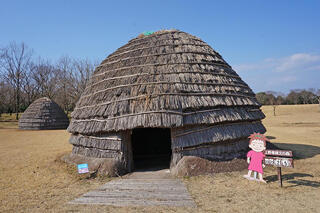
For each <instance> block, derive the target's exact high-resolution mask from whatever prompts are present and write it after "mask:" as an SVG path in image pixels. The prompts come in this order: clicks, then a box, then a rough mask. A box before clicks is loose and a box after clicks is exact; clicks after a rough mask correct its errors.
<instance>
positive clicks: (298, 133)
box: [0, 105, 320, 212]
mask: <svg viewBox="0 0 320 213" xmlns="http://www.w3.org/2000/svg"><path fill="white" fill-rule="evenodd" d="M262 109H263V111H264V112H265V114H266V116H267V118H266V119H265V120H264V124H265V126H266V128H267V130H268V132H267V133H266V134H267V135H268V136H269V138H271V141H272V142H273V143H276V145H278V146H279V147H281V148H285V149H291V150H293V151H294V155H295V156H296V158H297V159H296V160H295V168H294V169H284V170H283V177H284V182H283V184H284V187H283V188H279V186H278V183H277V181H276V169H275V168H272V167H268V168H266V169H265V175H264V177H265V178H266V180H268V184H262V183H258V182H250V181H248V180H246V179H244V178H242V175H243V174H245V173H246V171H243V172H231V173H223V174H216V175H212V176H198V177H191V178H184V179H182V180H183V181H184V183H185V184H186V186H187V188H188V190H189V192H190V193H191V196H192V197H193V198H194V200H195V202H196V204H197V206H198V207H197V209H190V208H171V207H111V206H87V205H70V204H67V202H68V201H70V200H72V199H74V198H76V197H78V196H80V195H81V194H83V193H85V192H87V191H90V190H92V189H95V188H97V187H98V186H99V185H101V184H103V183H105V182H107V181H109V180H110V179H108V178H103V177H98V178H95V179H87V176H86V175H83V176H80V175H78V174H77V173H76V168H75V167H73V166H67V165H65V164H64V163H62V162H60V161H59V160H57V159H59V156H61V155H63V154H65V153H67V152H70V150H71V145H69V144H68V138H69V134H68V133H67V132H66V131H64V130H51V131H22V130H18V129H17V123H16V122H12V121H11V122H0V189H1V192H0V212H97V211H100V212H128V211H130V212H289V211H290V212H320V201H319V198H320V139H319V137H318V136H319V135H320V111H319V106H318V105H300V106H278V107H277V109H276V111H277V116H273V111H272V110H273V109H272V107H271V106H266V107H263V108H262ZM2 119H3V118H2ZM0 121H1V120H0Z"/></svg>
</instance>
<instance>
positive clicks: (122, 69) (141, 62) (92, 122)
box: [68, 30, 264, 134]
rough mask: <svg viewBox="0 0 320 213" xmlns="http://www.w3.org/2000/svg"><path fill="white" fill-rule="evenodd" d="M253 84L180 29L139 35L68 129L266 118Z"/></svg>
mask: <svg viewBox="0 0 320 213" xmlns="http://www.w3.org/2000/svg"><path fill="white" fill-rule="evenodd" d="M259 108H260V104H259V103H258V102H257V100H256V98H255V94H254V93H253V92H252V90H251V89H250V88H249V86H248V85H247V84H246V83H245V82H244V81H243V80H242V79H241V78H240V77H239V75H237V73H236V72H235V71H234V70H233V69H232V67H231V66H230V65H228V64H227V63H226V62H225V61H224V60H223V58H222V57H221V56H220V55H219V53H217V52H216V51H215V50H213V49H212V48H211V47H210V46H209V45H208V44H206V43H205V42H203V41H202V40H200V39H199V38H197V37H195V36H192V35H190V34H188V33H185V32H182V31H178V30H166V31H159V32H156V33H154V34H152V35H148V36H138V37H137V38H135V39H132V40H130V41H129V42H128V43H127V44H126V45H124V46H122V47H120V48H119V49H118V50H116V51H115V52H114V53H112V54H111V55H109V56H108V57H107V58H106V59H105V60H104V61H102V63H101V64H100V65H99V66H98V67H97V68H96V70H95V72H94V74H93V75H92V77H91V79H90V81H89V83H88V85H87V87H86V89H85V91H84V93H83V94H82V96H81V98H80V100H79V101H78V103H77V105H76V108H75V109H74V111H73V113H72V120H71V123H70V126H69V128H68V130H69V131H70V132H72V133H83V134H92V133H98V132H106V131H118V130H126V129H132V128H136V127H179V126H184V125H195V124H217V123H227V122H242V121H243V122H249V121H256V120H261V119H262V118H264V114H263V113H262V112H261V111H260V109H259Z"/></svg>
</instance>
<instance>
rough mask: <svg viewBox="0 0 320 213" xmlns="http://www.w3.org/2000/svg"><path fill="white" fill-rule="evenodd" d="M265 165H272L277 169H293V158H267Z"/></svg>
mask: <svg viewBox="0 0 320 213" xmlns="http://www.w3.org/2000/svg"><path fill="white" fill-rule="evenodd" d="M264 163H265V164H266V165H272V166H276V167H288V168H293V159H292V158H282V157H269V156H267V157H265V159H264Z"/></svg>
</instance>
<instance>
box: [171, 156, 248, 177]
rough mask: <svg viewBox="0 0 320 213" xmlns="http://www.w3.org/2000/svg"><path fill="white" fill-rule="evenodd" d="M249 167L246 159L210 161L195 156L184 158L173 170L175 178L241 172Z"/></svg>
mask: <svg viewBox="0 0 320 213" xmlns="http://www.w3.org/2000/svg"><path fill="white" fill-rule="evenodd" d="M247 167H248V164H247V162H246V160H245V159H233V160H231V161H221V162H216V161H209V160H206V159H203V158H199V157H195V156H184V157H183V158H182V159H181V160H180V161H179V163H178V164H177V165H176V166H175V167H173V168H172V169H171V173H172V174H173V175H175V176H196V175H208V174H214V173H218V172H232V171H241V170H244V169H246V168H247Z"/></svg>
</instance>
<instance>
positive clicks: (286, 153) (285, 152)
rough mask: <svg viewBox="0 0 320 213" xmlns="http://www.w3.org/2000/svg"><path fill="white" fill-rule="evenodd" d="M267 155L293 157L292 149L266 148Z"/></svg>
mask: <svg viewBox="0 0 320 213" xmlns="http://www.w3.org/2000/svg"><path fill="white" fill-rule="evenodd" d="M264 154H265V155H272V156H279V157H292V156H293V155H292V151H290V150H270V149H266V150H265V152H264Z"/></svg>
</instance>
